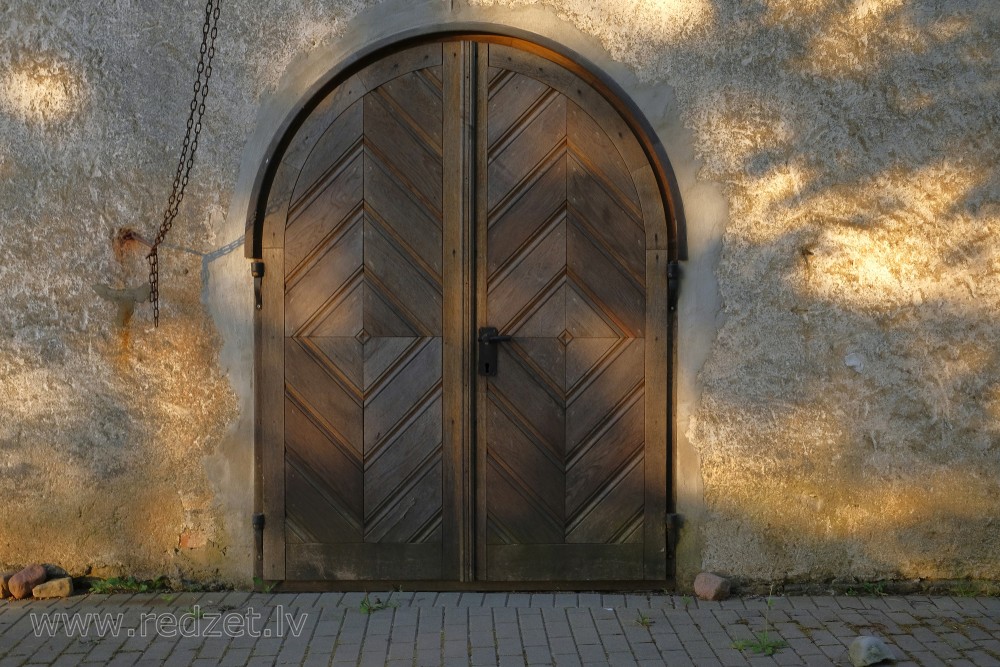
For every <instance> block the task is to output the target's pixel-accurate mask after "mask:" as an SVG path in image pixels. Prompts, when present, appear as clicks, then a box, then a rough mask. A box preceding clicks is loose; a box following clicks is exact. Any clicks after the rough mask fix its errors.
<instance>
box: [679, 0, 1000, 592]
mask: <svg viewBox="0 0 1000 667" xmlns="http://www.w3.org/2000/svg"><path fill="white" fill-rule="evenodd" d="M988 4H989V3H983V2H972V1H969V2H959V3H949V5H948V8H947V9H944V8H942V7H941V6H940V3H936V2H931V1H929V0H928V1H926V2H921V1H919V0H917V1H905V2H904V1H903V0H867V1H864V2H842V1H838V0H828V1H824V0H814V1H813V2H808V3H801V2H792V1H791V0H765V1H760V2H753V3H741V5H740V7H739V8H737V7H734V6H733V5H734V3H728V2H721V1H720V2H717V3H716V11H715V15H716V17H717V20H718V23H717V25H715V26H714V28H715V32H714V39H713V40H711V43H709V42H708V40H705V42H704V44H705V46H704V47H698V46H693V47H692V48H693V49H694V51H695V53H691V52H687V53H684V52H683V49H682V50H681V51H671V50H670V49H669V48H668V51H667V53H665V54H664V56H663V59H662V60H661V63H665V65H664V67H667V65H669V70H670V80H671V82H674V81H681V83H679V84H677V85H678V88H679V97H680V98H681V100H682V102H683V103H684V104H683V106H684V107H685V108H686V109H687V110H688V111H687V118H686V121H687V123H688V124H689V125H690V126H692V127H693V130H694V133H695V138H696V144H697V148H698V151H699V157H700V158H701V159H702V160H703V164H704V166H703V170H702V176H703V177H704V178H707V179H710V180H714V181H718V182H721V183H723V184H725V187H726V189H727V195H728V197H729V201H730V209H731V221H730V223H729V225H728V228H727V231H726V236H725V246H724V250H723V256H722V260H721V263H720V267H719V282H720V286H721V292H722V299H723V304H724V306H723V309H724V315H725V317H726V319H725V323H724V324H723V326H722V328H721V330H720V331H719V334H718V338H717V340H716V343H715V346H714V349H713V353H712V356H711V358H710V360H709V362H708V363H707V364H706V366H705V368H704V370H703V373H702V380H703V383H704V387H705V389H704V394H703V401H702V405H701V408H700V410H699V411H698V413H697V416H696V419H695V420H694V421H693V423H692V424H691V425H689V435H690V437H691V439H692V441H693V442H694V443H695V444H696V446H697V447H698V448H699V449H700V451H701V456H702V461H703V473H704V478H705V488H706V497H707V502H708V505H709V509H710V512H711V514H710V517H709V519H708V523H707V524H706V527H705V529H704V531H703V535H702V537H703V540H704V551H703V553H704V563H703V565H704V567H706V568H707V569H714V570H719V571H724V572H729V573H732V574H735V575H737V576H741V577H745V578H749V579H764V580H781V579H789V580H795V579H817V578H822V577H824V576H831V577H832V576H837V575H838V574H844V573H850V574H852V575H854V576H857V577H860V578H868V579H875V578H883V577H906V578H913V577H931V578H958V577H977V578H988V579H998V578H1000V559H998V558H997V555H996V554H997V553H1000V522H998V521H997V520H995V519H994V518H993V517H995V516H997V514H998V509H1000V506H998V502H1000V501H998V500H997V499H998V498H1000V356H998V354H1000V353H998V350H1000V332H998V330H997V328H996V327H995V323H994V313H996V312H997V308H998V306H1000V284H998V281H997V279H996V278H997V273H998V271H1000V249H998V248H997V245H996V243H995V242H994V240H993V239H995V235H996V232H997V227H998V225H1000V176H998V172H997V169H996V156H997V155H998V154H1000V146H998V145H997V144H998V138H997V131H996V130H997V127H998V125H1000V102H998V100H1000V96H998V93H1000V82H998V80H997V78H996V76H995V75H994V74H991V72H995V71H996V67H997V54H996V50H995V48H994V47H993V46H991V45H995V44H996V43H998V39H1000V16H998V12H996V11H995V10H993V9H988V8H987V7H988ZM687 46H690V45H685V47H687ZM672 58H676V59H677V61H678V62H676V63H671V62H670V60H671V59H672ZM708 63H711V66H709V65H708ZM682 353H683V352H682ZM682 428H683V426H682Z"/></svg>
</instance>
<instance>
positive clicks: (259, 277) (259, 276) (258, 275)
mask: <svg viewBox="0 0 1000 667" xmlns="http://www.w3.org/2000/svg"><path fill="white" fill-rule="evenodd" d="M250 275H252V276H253V302H254V308H256V309H257V310H260V309H261V308H263V307H264V304H263V302H262V301H261V295H260V287H261V283H262V282H263V281H264V262H261V261H254V262H250Z"/></svg>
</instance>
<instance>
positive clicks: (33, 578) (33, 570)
mask: <svg viewBox="0 0 1000 667" xmlns="http://www.w3.org/2000/svg"><path fill="white" fill-rule="evenodd" d="M45 577H46V574H45V568H44V567H43V566H41V565H39V564H38V563H35V564H34V565H29V566H28V567H26V568H24V569H23V570H21V571H20V572H18V573H17V574H15V575H14V576H13V577H11V578H10V581H8V582H7V587H8V588H10V594H11V596H13V598H14V599H15V600H23V599H24V598H26V597H28V596H29V595H31V591H32V589H33V588H34V587H35V586H37V585H38V584H40V583H42V582H43V581H45Z"/></svg>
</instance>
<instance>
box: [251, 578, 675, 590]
mask: <svg viewBox="0 0 1000 667" xmlns="http://www.w3.org/2000/svg"><path fill="white" fill-rule="evenodd" d="M254 590H255V591H257V592H265V591H266V592H270V593H329V592H343V593H347V592H370V591H406V592H407V593H414V592H427V591H433V592H461V593H500V592H517V593H526V592H531V593H558V592H582V591H622V592H630V593H633V592H641V591H655V592H657V593H664V592H665V593H674V592H676V582H675V581H674V580H673V579H667V580H663V581H566V582H563V581H560V582H552V581H407V582H399V581H277V582H275V581H263V582H260V583H259V584H258V585H256V586H255V587H254Z"/></svg>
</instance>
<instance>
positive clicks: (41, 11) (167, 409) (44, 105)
mask: <svg viewBox="0 0 1000 667" xmlns="http://www.w3.org/2000/svg"><path fill="white" fill-rule="evenodd" d="M342 5H343V6H341V7H328V6H324V4H323V3H319V2H309V1H302V2H296V1H291V0H289V1H281V0H274V1H270V2H256V1H255V2H250V1H247V2H239V3H223V14H222V18H221V20H220V31H221V37H220V42H219V55H218V57H217V59H216V64H215V72H214V77H213V79H212V82H211V93H210V95H209V98H208V111H207V115H206V118H205V129H204V134H203V135H202V139H201V146H200V149H199V151H198V155H197V160H196V166H195V170H194V173H193V180H192V183H191V185H190V186H189V188H188V191H187V195H186V197H185V199H184V201H183V205H182V207H181V212H180V216H179V218H178V219H177V221H176V223H175V226H174V229H173V231H172V232H171V233H170V235H169V236H168V237H167V240H166V244H165V245H164V246H163V247H162V248H161V252H160V265H161V278H160V280H161V319H160V326H159V328H158V329H155V330H154V329H153V327H152V322H151V312H150V307H149V305H148V303H140V304H138V305H137V306H136V307H135V312H134V315H133V316H132V317H131V318H130V319H128V317H127V313H120V312H119V308H118V305H117V302H116V301H114V299H113V294H112V293H111V292H109V290H120V289H126V288H130V289H135V288H138V289H139V290H140V291H141V288H142V286H143V284H144V281H145V280H146V271H147V269H146V267H145V261H144V259H143V256H144V249H143V248H142V247H141V246H140V245H138V244H135V243H125V244H117V245H116V244H115V243H114V242H113V239H114V238H115V236H116V234H117V233H118V231H119V230H120V229H121V228H123V227H131V228H132V229H134V230H135V231H136V232H138V233H139V234H140V235H143V236H145V237H146V238H151V237H152V236H153V235H154V234H155V231H156V228H157V226H158V222H159V220H160V219H161V218H162V211H163V207H164V206H165V204H166V200H167V196H168V194H169V188H170V184H171V181H172V179H173V173H174V169H175V168H176V164H177V153H178V150H179V148H180V142H181V139H182V138H183V130H184V120H185V118H186V115H187V105H188V104H189V102H190V96H191V83H192V81H193V76H194V64H195V62H196V56H197V47H198V44H199V42H200V38H201V21H202V20H203V13H204V3H202V2H190V1H183V2H181V1H175V2H169V3H159V2H155V3H147V2H143V3H139V2H136V1H134V0H100V1H91V2H79V3H70V2H33V1H27V0H14V1H12V2H5V3H2V5H0V201H2V204H0V253H2V255H3V257H4V261H3V262H2V263H0V394H2V395H3V403H2V407H0V488H2V489H3V490H2V502H0V570H2V569H6V568H10V567H16V566H20V565H24V564H27V563H29V562H33V561H45V562H54V563H59V564H61V565H63V566H64V567H66V568H68V569H69V570H70V571H71V572H72V573H73V574H82V573H84V572H86V571H88V570H91V571H92V572H93V573H95V574H105V575H110V574H132V575H135V576H140V577H153V576H159V575H162V574H166V575H169V576H172V577H174V578H175V579H181V578H190V579H199V580H204V581H208V580H213V579H215V580H221V581H224V582H229V583H242V584H244V585H245V584H247V583H248V582H249V578H250V574H251V572H252V568H251V553H250V551H251V542H252V534H251V532H250V531H249V529H248V526H249V516H250V513H251V512H252V505H251V504H250V502H249V501H250V498H251V495H250V492H249V491H248V490H249V489H251V488H252V477H251V470H252V468H251V465H252V458H251V450H252V442H250V441H248V439H246V438H243V439H236V438H234V437H233V436H232V431H233V425H234V424H235V420H236V419H237V395H236V391H234V389H235V390H238V391H240V392H242V393H243V394H244V395H246V394H247V393H248V392H249V391H250V387H248V386H247V387H239V388H234V387H232V386H230V384H229V382H228V381H227V378H226V371H227V369H225V368H221V367H220V364H219V352H220V345H221V340H220V337H219V334H218V332H217V327H216V323H214V322H213V321H212V319H211V318H210V316H209V313H208V312H207V310H206V307H205V306H204V303H205V302H207V300H208V297H209V295H208V294H207V290H208V286H209V284H210V283H209V277H210V274H211V273H212V272H213V271H214V270H216V266H217V263H219V262H220V261H225V260H228V259H230V257H231V253H235V255H242V239H241V238H220V237H219V236H218V234H217V230H218V229H220V228H221V226H222V225H221V222H222V220H223V218H224V215H225V211H226V209H227V208H228V203H229V201H228V200H229V198H230V196H231V192H232V189H233V187H234V183H235V180H236V171H237V168H238V165H239V159H240V155H241V152H242V149H243V144H244V143H245V141H246V137H247V135H248V133H249V132H250V129H251V127H252V124H253V119H254V116H255V114H256V111H257V107H258V104H259V99H260V96H261V95H262V94H263V93H264V91H266V90H268V89H270V88H272V87H273V86H274V84H275V83H276V81H277V79H278V78H279V77H280V75H281V74H282V72H283V71H284V69H285V66H286V64H287V63H288V62H289V60H291V58H292V57H294V55H295V54H296V53H300V52H302V51H303V50H307V49H309V48H311V47H312V46H313V45H314V44H315V43H316V42H317V40H320V39H322V38H324V37H326V36H328V35H329V34H332V33H333V32H334V31H335V30H337V29H338V26H341V25H342V21H343V17H344V16H345V14H346V13H348V12H354V11H356V10H357V9H358V8H359V7H360V6H362V5H363V3H362V2H360V1H358V2H346V3H342ZM235 255H232V256H235ZM95 286H97V290H100V291H101V292H102V293H103V296H102V295H101V294H99V293H98V291H95ZM101 286H103V287H101ZM232 298H233V299H239V300H240V301H241V302H242V301H245V302H246V304H249V299H250V296H249V294H242V293H241V294H239V295H233V297H232ZM245 307H246V308H250V307H251V306H249V305H245ZM123 319H128V321H126V322H124V323H123V321H122V320H123ZM245 374H246V373H244V375H245ZM244 404H246V401H244Z"/></svg>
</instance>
